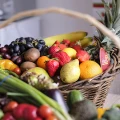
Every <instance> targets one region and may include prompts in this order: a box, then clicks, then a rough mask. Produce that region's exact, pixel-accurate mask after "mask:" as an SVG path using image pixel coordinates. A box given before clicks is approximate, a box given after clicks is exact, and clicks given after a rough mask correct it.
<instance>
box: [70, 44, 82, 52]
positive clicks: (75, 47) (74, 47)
mask: <svg viewBox="0 0 120 120" xmlns="http://www.w3.org/2000/svg"><path fill="white" fill-rule="evenodd" d="M72 48H73V49H75V50H76V52H79V51H80V50H81V49H82V48H81V46H80V45H73V46H72Z"/></svg>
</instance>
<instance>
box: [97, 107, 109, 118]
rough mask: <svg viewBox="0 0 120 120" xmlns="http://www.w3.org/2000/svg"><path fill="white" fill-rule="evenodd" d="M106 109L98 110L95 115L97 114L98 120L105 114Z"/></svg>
mask: <svg viewBox="0 0 120 120" xmlns="http://www.w3.org/2000/svg"><path fill="white" fill-rule="evenodd" d="M106 110H107V109H106V108H98V109H97V113H98V119H101V118H102V116H103V114H104V113H105V111H106Z"/></svg>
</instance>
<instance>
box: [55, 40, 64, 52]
mask: <svg viewBox="0 0 120 120" xmlns="http://www.w3.org/2000/svg"><path fill="white" fill-rule="evenodd" d="M53 46H56V47H59V48H60V50H63V49H64V48H66V45H64V44H61V43H60V42H58V41H56V42H55V43H54V44H53Z"/></svg>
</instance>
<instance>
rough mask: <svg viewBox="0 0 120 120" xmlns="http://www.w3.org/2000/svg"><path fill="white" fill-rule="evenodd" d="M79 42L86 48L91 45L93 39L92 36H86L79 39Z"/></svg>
mask: <svg viewBox="0 0 120 120" xmlns="http://www.w3.org/2000/svg"><path fill="white" fill-rule="evenodd" d="M79 42H80V44H81V46H82V47H83V48H84V47H87V46H88V45H91V44H92V42H93V39H92V37H85V38H83V39H82V40H79Z"/></svg>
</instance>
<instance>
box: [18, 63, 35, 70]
mask: <svg viewBox="0 0 120 120" xmlns="http://www.w3.org/2000/svg"><path fill="white" fill-rule="evenodd" d="M34 67H36V64H35V63H33V62H29V61H26V62H23V63H22V64H21V65H20V69H21V71H22V72H24V71H26V70H29V69H31V68H34Z"/></svg>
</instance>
